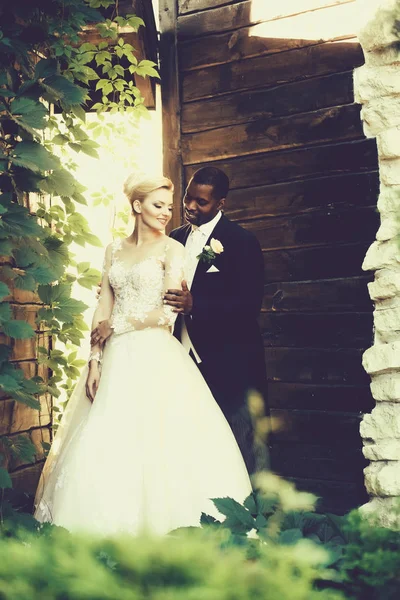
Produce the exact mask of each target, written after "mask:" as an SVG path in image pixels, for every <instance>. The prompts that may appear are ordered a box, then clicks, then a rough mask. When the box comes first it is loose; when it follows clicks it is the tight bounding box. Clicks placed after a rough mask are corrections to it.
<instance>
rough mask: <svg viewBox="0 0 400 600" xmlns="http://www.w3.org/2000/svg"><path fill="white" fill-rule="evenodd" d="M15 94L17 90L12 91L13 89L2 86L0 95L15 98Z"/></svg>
mask: <svg viewBox="0 0 400 600" xmlns="http://www.w3.org/2000/svg"><path fill="white" fill-rule="evenodd" d="M15 95H16V94H15V92H12V91H11V90H6V89H4V88H0V96H1V97H3V98H14V97H15Z"/></svg>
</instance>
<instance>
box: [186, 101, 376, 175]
mask: <svg viewBox="0 0 400 600" xmlns="http://www.w3.org/2000/svg"><path fill="white" fill-rule="evenodd" d="M360 108H361V107H360V106H359V105H357V104H348V105H346V106H334V107H332V108H322V109H320V110H317V111H313V112H309V113H302V114H299V115H291V116H288V117H280V118H278V119H269V118H260V119H257V120H256V121H252V122H250V123H244V124H241V125H231V126H229V127H220V128H217V129H213V130H209V131H202V132H197V133H189V134H186V135H184V136H182V157H183V163H184V164H194V163H201V162H206V161H209V160H225V159H227V158H234V157H237V156H246V155H248V154H258V153H261V152H275V151H277V150H287V149H293V148H299V147H301V146H308V145H312V144H324V143H327V142H332V143H336V142H341V141H345V140H357V139H363V138H364V133H363V128H362V122H361V119H360Z"/></svg>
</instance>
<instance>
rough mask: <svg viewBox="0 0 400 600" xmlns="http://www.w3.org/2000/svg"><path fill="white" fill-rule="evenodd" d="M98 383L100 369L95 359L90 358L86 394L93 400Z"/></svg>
mask: <svg viewBox="0 0 400 600" xmlns="http://www.w3.org/2000/svg"><path fill="white" fill-rule="evenodd" d="M99 383H100V369H99V365H98V362H97V361H94V360H92V361H91V363H90V365H89V374H88V376H87V379H86V396H87V397H88V398H89V400H90V402H94V399H95V396H96V394H97V390H98V388H99Z"/></svg>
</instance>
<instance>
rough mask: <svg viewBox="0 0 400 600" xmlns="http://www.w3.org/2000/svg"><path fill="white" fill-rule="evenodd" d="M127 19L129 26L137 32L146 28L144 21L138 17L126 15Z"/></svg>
mask: <svg viewBox="0 0 400 600" xmlns="http://www.w3.org/2000/svg"><path fill="white" fill-rule="evenodd" d="M126 19H127V21H128V25H130V26H131V27H132V28H133V29H136V30H137V29H139V27H140V26H143V27H145V23H144V21H143V19H141V18H140V17H137V16H136V15H126Z"/></svg>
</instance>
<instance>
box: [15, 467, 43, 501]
mask: <svg viewBox="0 0 400 600" xmlns="http://www.w3.org/2000/svg"><path fill="white" fill-rule="evenodd" d="M43 464H44V461H42V462H37V463H36V464H34V465H31V466H28V467H22V468H21V469H18V470H17V471H14V473H12V474H11V479H12V484H13V489H12V490H10V491H9V495H11V494H12V498H13V502H14V505H15V506H18V507H19V508H20V509H22V510H24V511H26V512H30V511H31V510H32V504H33V498H34V496H35V492H36V489H37V486H38V483H39V477H40V474H41V472H42V469H43Z"/></svg>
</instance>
